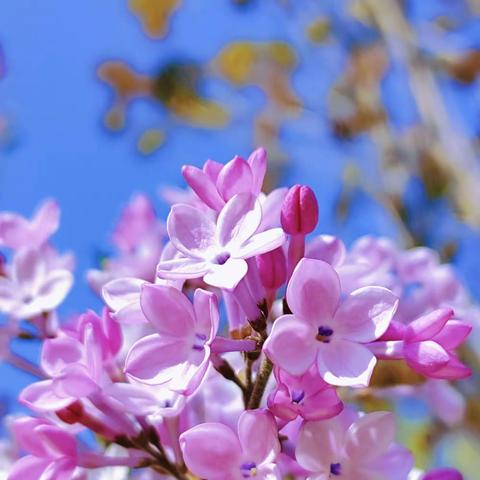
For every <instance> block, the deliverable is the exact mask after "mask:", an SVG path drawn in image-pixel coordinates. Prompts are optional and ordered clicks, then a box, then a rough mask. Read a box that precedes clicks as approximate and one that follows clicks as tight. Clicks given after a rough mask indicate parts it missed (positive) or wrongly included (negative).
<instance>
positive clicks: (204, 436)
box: [180, 423, 242, 480]
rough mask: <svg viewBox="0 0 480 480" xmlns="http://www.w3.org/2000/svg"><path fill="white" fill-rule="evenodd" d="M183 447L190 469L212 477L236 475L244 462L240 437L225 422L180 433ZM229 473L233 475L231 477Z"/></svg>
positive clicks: (198, 473)
mask: <svg viewBox="0 0 480 480" xmlns="http://www.w3.org/2000/svg"><path fill="white" fill-rule="evenodd" d="M180 448H181V449H182V453H183V458H184V460H185V463H186V465H187V467H188V469H189V470H190V471H191V472H192V473H193V474H194V475H197V476H198V477H201V478H208V479H209V480H220V479H226V478H232V479H233V478H236V476H235V473H234V472H235V471H236V470H239V466H240V465H241V461H242V458H241V447H240V443H239V441H238V439H237V436H236V435H235V434H234V433H233V432H232V430H230V429H229V428H228V427H226V426H225V425H223V424H221V423H204V424H201V425H197V426H196V427H193V428H191V429H190V430H187V431H186V432H184V433H182V434H181V435H180ZM229 473H230V474H231V477H229Z"/></svg>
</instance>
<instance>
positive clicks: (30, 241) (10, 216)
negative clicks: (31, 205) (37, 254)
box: [0, 200, 60, 249]
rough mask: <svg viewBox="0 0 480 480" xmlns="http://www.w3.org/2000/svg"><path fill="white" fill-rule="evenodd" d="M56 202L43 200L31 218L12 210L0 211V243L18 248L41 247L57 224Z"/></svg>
mask: <svg viewBox="0 0 480 480" xmlns="http://www.w3.org/2000/svg"><path fill="white" fill-rule="evenodd" d="M59 220H60V209H59V208H58V204H57V202H55V201H54V200H47V201H45V202H43V203H42V204H41V205H40V207H39V208H38V210H37V211H36V212H35V215H34V216H33V218H32V219H31V220H27V219H26V218H24V217H22V216H21V215H18V214H16V213H12V212H0V245H3V246H6V247H9V248H13V249H19V248H25V247H28V248H38V247H41V246H42V245H43V244H44V243H45V242H46V241H47V240H48V238H49V237H50V236H51V235H52V234H54V233H55V232H56V231H57V229H58V226H59Z"/></svg>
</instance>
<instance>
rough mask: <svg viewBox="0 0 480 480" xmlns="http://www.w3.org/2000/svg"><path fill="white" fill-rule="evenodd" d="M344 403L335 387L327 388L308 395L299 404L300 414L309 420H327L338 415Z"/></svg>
mask: <svg viewBox="0 0 480 480" xmlns="http://www.w3.org/2000/svg"><path fill="white" fill-rule="evenodd" d="M342 410H343V403H342V401H341V400H340V398H339V397H338V395H337V392H336V390H335V389H334V388H325V389H323V390H320V391H319V392H317V393H315V394H314V395H311V396H309V397H307V398H306V399H305V401H304V403H303V405H300V406H299V411H300V415H301V416H302V417H303V418H304V419H305V420H308V421H313V420H325V419H327V418H332V417H335V416H337V415H338V414H339V413H340V412H341V411H342Z"/></svg>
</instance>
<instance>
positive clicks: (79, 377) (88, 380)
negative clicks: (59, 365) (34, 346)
mask: <svg viewBox="0 0 480 480" xmlns="http://www.w3.org/2000/svg"><path fill="white" fill-rule="evenodd" d="M97 389H98V387H97V384H96V383H95V381H94V379H92V377H91V376H90V372H89V371H88V369H87V367H86V366H85V365H82V364H72V365H68V366H67V367H65V368H64V369H63V371H62V373H61V375H58V376H57V377H55V378H54V379H53V391H54V393H55V394H56V395H58V396H59V397H70V398H72V397H73V398H82V397H87V396H88V395H90V394H92V393H93V392H95V391H96V390H97Z"/></svg>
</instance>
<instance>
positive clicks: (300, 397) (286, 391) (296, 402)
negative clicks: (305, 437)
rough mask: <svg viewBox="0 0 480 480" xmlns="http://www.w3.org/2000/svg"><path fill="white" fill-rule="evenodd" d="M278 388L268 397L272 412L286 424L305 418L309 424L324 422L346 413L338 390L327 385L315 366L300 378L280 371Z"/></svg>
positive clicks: (277, 370) (278, 372) (278, 371)
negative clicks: (285, 421)
mask: <svg viewBox="0 0 480 480" xmlns="http://www.w3.org/2000/svg"><path fill="white" fill-rule="evenodd" d="M275 378H276V380H277V386H276V388H275V390H274V391H273V392H272V393H271V394H270V395H269V397H268V408H269V409H270V411H271V412H272V413H273V414H274V415H275V416H276V417H279V418H282V419H283V420H287V421H291V420H294V419H295V418H297V416H301V417H302V418H304V419H305V420H323V419H326V418H331V417H334V416H336V415H338V414H339V413H340V412H341V411H342V410H343V404H342V401H341V400H340V399H339V398H338V395H337V392H336V390H335V388H334V387H332V386H330V385H328V383H325V382H324V381H323V380H322V379H321V378H320V377H319V376H318V372H317V369H316V367H315V366H313V367H311V368H310V369H309V370H308V371H307V372H306V373H304V374H303V375H301V376H299V377H295V376H293V375H289V374H288V373H287V372H285V371H283V370H280V369H276V370H275Z"/></svg>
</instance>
